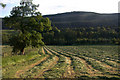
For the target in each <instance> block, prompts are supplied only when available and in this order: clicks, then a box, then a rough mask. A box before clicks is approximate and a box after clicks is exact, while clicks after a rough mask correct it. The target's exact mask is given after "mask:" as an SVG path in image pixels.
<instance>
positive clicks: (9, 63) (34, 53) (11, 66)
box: [2, 47, 46, 78]
mask: <svg viewBox="0 0 120 80" xmlns="http://www.w3.org/2000/svg"><path fill="white" fill-rule="evenodd" d="M8 48H10V47H8ZM40 49H41V48H40ZM8 51H9V49H8ZM28 51H29V52H28ZM7 53H8V54H10V53H11V52H7ZM25 53H26V54H25V55H13V56H12V55H11V56H5V57H3V59H2V67H3V68H2V73H3V78H15V76H14V75H15V73H16V71H18V70H21V69H23V68H25V66H29V65H31V64H33V63H35V62H36V61H39V60H41V59H42V58H43V57H45V56H46V55H44V54H42V52H40V51H39V53H38V48H33V49H32V48H30V47H29V48H26V52H25Z"/></svg>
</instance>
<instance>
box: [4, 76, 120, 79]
mask: <svg viewBox="0 0 120 80" xmlns="http://www.w3.org/2000/svg"><path fill="white" fill-rule="evenodd" d="M2 80H120V78H116V77H112V78H108V77H105V76H103V77H102V76H98V78H90V77H88V76H81V77H78V78H25V79H24V78H3V79H2Z"/></svg>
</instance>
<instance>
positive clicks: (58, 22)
mask: <svg viewBox="0 0 120 80" xmlns="http://www.w3.org/2000/svg"><path fill="white" fill-rule="evenodd" d="M44 17H48V18H50V20H51V21H52V24H53V25H55V26H57V27H58V28H61V27H62V28H63V27H91V26H93V27H95V26H117V25H118V14H117V13H114V14H99V13H94V12H67V13H60V14H55V15H45V16H44Z"/></svg>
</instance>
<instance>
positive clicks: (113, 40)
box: [43, 27, 120, 45]
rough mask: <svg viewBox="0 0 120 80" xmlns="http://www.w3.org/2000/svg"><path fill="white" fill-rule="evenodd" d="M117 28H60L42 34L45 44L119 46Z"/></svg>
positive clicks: (119, 38)
mask: <svg viewBox="0 0 120 80" xmlns="http://www.w3.org/2000/svg"><path fill="white" fill-rule="evenodd" d="M119 29H120V28H119V27H79V28H61V29H60V31H58V30H57V29H56V28H55V29H53V30H54V31H51V32H48V33H45V34H43V37H44V39H43V40H44V42H45V44H49V45H81V44H120V36H119V32H120V31H119Z"/></svg>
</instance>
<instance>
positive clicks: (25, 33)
mask: <svg viewBox="0 0 120 80" xmlns="http://www.w3.org/2000/svg"><path fill="white" fill-rule="evenodd" d="M37 7H39V5H35V4H33V3H32V0H31V1H30V0H21V2H20V6H15V7H13V9H12V11H11V15H10V16H9V17H6V18H5V22H6V26H9V27H11V28H12V29H14V30H16V31H18V34H16V35H15V36H13V37H12V38H11V39H10V42H9V43H10V45H11V46H13V52H15V53H17V52H20V54H24V48H26V47H28V46H32V47H40V46H43V45H44V42H43V41H42V39H43V37H42V34H43V33H45V32H48V31H50V30H52V26H51V21H50V20H49V18H43V17H42V16H41V13H40V12H38V11H37Z"/></svg>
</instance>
